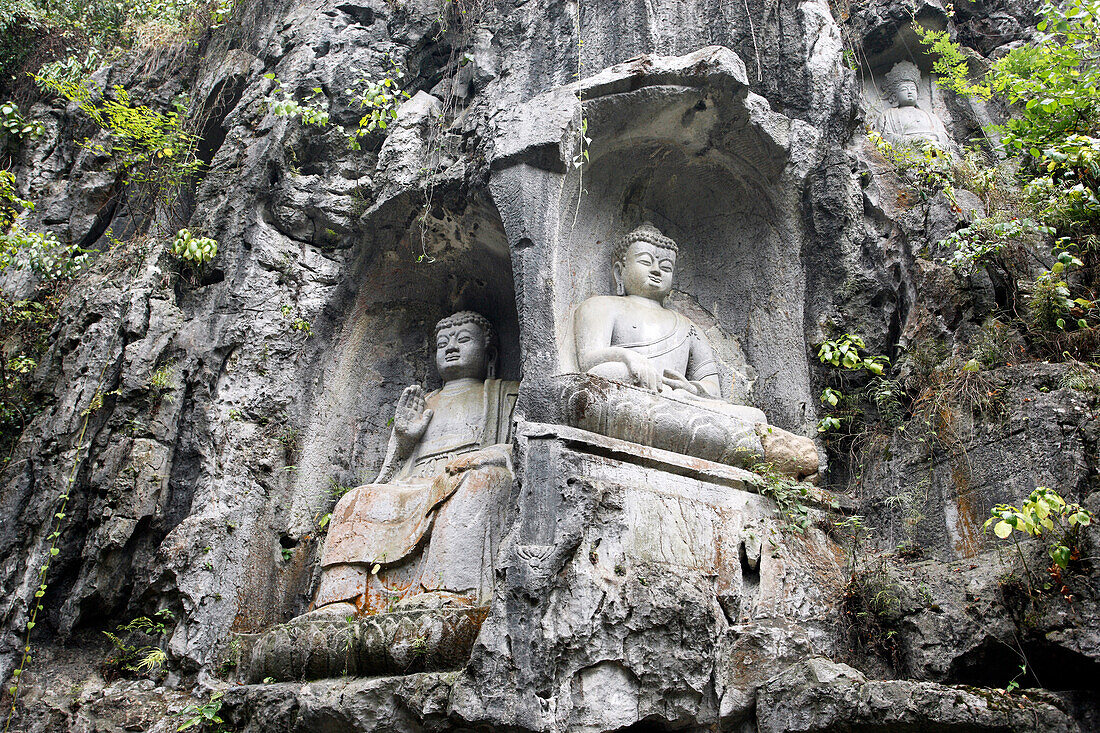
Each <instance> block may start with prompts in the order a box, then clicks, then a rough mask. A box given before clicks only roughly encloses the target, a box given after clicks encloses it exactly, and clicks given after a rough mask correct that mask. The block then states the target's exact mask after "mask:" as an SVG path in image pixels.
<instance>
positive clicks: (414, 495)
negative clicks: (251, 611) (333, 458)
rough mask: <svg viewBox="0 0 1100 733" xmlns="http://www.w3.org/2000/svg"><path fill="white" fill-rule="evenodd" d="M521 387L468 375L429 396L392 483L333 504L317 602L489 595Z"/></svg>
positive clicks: (374, 606) (370, 603)
mask: <svg viewBox="0 0 1100 733" xmlns="http://www.w3.org/2000/svg"><path fill="white" fill-rule="evenodd" d="M518 386H519V385H518V383H516V382H508V381H502V380H498V379H490V380H486V381H484V382H478V381H470V382H464V383H461V384H457V385H456V384H448V385H446V386H444V387H443V389H440V390H437V391H435V392H432V393H430V394H429V395H428V396H427V398H426V400H425V401H426V403H427V404H426V406H427V408H429V409H431V410H432V411H433V413H434V414H433V416H432V419H431V421H430V422H429V423H428V427H427V429H426V430H425V432H424V435H423V436H422V438H421V440H420V443H419V444H418V445H417V447H416V449H415V450H414V452H413V454H412V456H410V457H409V458H408V459H407V460H406V462H405V464H404V465H403V466H402V468H401V469H400V470H399V471H398V473H397V475H396V476H395V477H394V479H393V481H392V482H389V483H373V484H366V485H363V486H359V487H356V488H355V489H352V490H351V491H349V492H348V493H347V494H345V495H344V496H343V497H342V498H341V499H340V501H339V503H337V505H336V508H335V509H334V510H333V512H332V518H331V520H330V525H329V526H330V529H329V533H328V537H327V538H326V539H325V546H324V550H323V551H322V554H321V567H322V575H321V587H320V588H319V589H318V592H317V598H316V600H315V605H316V606H322V605H325V604H328V603H333V602H336V601H345V600H355V601H356V602H357V603H358V604H359V605H360V607H361V608H362V610H364V611H367V612H377V611H383V610H386V609H387V608H388V607H391V606H392V605H393V604H394V603H395V602H397V601H398V600H400V599H402V598H404V597H406V596H413V595H416V594H418V593H424V592H431V593H435V594H437V595H438V596H440V597H445V598H446V599H448V600H450V601H454V602H458V603H480V602H484V601H486V600H488V593H489V591H490V590H491V584H492V556H493V554H494V553H495V549H496V548H495V544H496V541H497V539H498V537H497V532H498V530H499V526H500V523H501V520H502V517H501V514H502V511H503V506H504V502H505V501H506V499H507V496H508V493H509V490H510V487H511V484H512V476H513V473H512V469H511V462H510V447H509V445H508V441H509V440H510V435H509V431H510V427H511V416H512V409H513V407H514V406H515V401H516V395H517V394H518ZM375 565H378V566H379V568H378V570H377V572H374V573H372V572H371V571H372V569H373V567H374V566H375Z"/></svg>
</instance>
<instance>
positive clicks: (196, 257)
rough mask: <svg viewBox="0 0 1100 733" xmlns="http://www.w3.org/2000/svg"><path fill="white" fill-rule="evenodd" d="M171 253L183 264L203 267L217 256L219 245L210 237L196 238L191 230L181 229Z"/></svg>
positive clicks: (173, 242)
mask: <svg viewBox="0 0 1100 733" xmlns="http://www.w3.org/2000/svg"><path fill="white" fill-rule="evenodd" d="M169 251H170V252H171V253H172V255H173V256H174V257H176V258H178V259H180V260H182V261H183V262H185V263H187V264H189V265H192V266H194V267H201V266H202V265H204V264H206V263H207V262H209V261H211V260H212V259H214V257H216V256H217V254H218V243H217V241H215V240H213V239H211V238H210V237H196V236H195V235H193V234H192V233H191V231H190V230H189V229H180V230H179V231H178V232H176V238H175V239H174V240H173V241H172V247H171V249H170V250H169Z"/></svg>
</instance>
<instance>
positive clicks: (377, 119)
mask: <svg viewBox="0 0 1100 733" xmlns="http://www.w3.org/2000/svg"><path fill="white" fill-rule="evenodd" d="M390 64H391V68H390V70H389V73H388V74H387V75H385V76H383V77H382V78H381V79H379V80H378V81H372V80H370V79H365V78H360V79H359V80H358V81H357V82H356V85H355V86H354V87H353V88H351V89H348V90H346V91H345V93H346V94H347V95H348V96H350V97H351V98H352V101H353V103H354V104H355V106H356V107H357V108H358V109H359V110H361V111H363V116H362V117H360V118H359V124H358V125H357V126H356V127H355V129H354V130H352V131H351V132H350V133H349V134H348V145H350V146H351V148H352V150H360V149H361V147H362V145H361V143H360V142H359V139H360V138H362V137H365V136H366V135H369V134H371V133H372V132H375V131H376V130H385V129H386V128H387V127H388V126H389V124H390V123H391V122H393V121H394V120H396V119H397V108H398V107H400V106H401V103H402V102H403V101H404V100H406V99H408V98H409V93H408V92H406V91H404V90H403V89H401V86H400V81H401V78H402V77H404V76H405V74H404V72H402V71H401V68H400V67H399V66H398V65H397V64H396V63H394V62H393V61H392V60H390Z"/></svg>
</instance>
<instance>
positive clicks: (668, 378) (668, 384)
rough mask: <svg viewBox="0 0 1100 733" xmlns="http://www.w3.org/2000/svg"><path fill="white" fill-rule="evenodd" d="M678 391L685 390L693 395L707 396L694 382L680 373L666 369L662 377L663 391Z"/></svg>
mask: <svg viewBox="0 0 1100 733" xmlns="http://www.w3.org/2000/svg"><path fill="white" fill-rule="evenodd" d="M676 390H683V391H685V392H687V393H688V394H692V395H698V396H705V395H704V392H703V391H702V389H701V388H700V387H699V385H698V384H696V383H695V382H692V381H691V380H689V379H688V378H687V377H685V376H684V375H683V374H680V372H677V371H674V370H672V369H665V371H664V373H663V374H662V375H661V391H663V392H664V391H668V392H675V391H676Z"/></svg>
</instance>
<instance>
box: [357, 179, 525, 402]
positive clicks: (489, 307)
mask: <svg viewBox="0 0 1100 733" xmlns="http://www.w3.org/2000/svg"><path fill="white" fill-rule="evenodd" d="M410 213H412V214H413V216H410V217H407V218H406V220H404V221H403V222H402V224H403V225H404V226H403V228H402V227H399V226H395V227H393V228H392V229H391V230H390V231H389V233H388V236H387V235H386V234H382V235H381V236H379V237H378V238H377V239H376V243H375V247H374V248H373V249H372V251H371V252H369V253H365V254H364V257H363V261H362V263H361V264H360V266H359V268H357V270H358V272H359V273H360V274H359V275H356V276H355V277H356V278H357V282H355V283H352V287H355V288H356V290H357V291H358V292H357V297H356V301H355V306H354V308H353V312H352V313H351V314H350V317H349V318H350V320H352V321H356V320H360V319H362V320H367V321H372V320H375V319H377V318H378V317H379V316H380V315H381V314H383V313H385V314H388V315H386V316H385V317H384V320H385V322H386V326H387V327H388V326H390V325H392V324H394V323H400V325H401V328H402V329H404V330H405V331H406V332H407V333H408V334H409V337H410V338H415V339H418V340H421V341H423V342H424V343H423V345H422V346H421V349H418V351H422V354H421V361H423V362H424V363H423V364H422V365H421V368H422V369H423V370H424V371H425V379H426V381H427V382H428V383H429V384H432V383H434V380H435V379H436V376H435V373H434V368H433V367H432V364H431V353H430V351H431V350H430V348H429V347H428V345H427V344H428V342H429V341H430V340H431V339H432V336H433V329H434V326H435V323H436V321H438V320H439V319H440V318H443V317H445V316H447V315H450V314H451V313H454V312H456V311H460V310H473V311H477V312H478V313H481V314H482V315H483V316H485V317H486V318H488V319H489V321H490V322H491V323H492V324H493V327H494V329H495V330H496V335H497V341H498V344H497V345H498V349H499V352H500V357H499V361H500V363H499V364H498V369H497V376H499V377H502V378H507V379H515V380H518V379H519V378H520V372H521V367H520V358H519V321H518V317H517V315H516V294H515V286H514V284H513V279H512V265H511V260H510V255H509V250H508V241H507V239H506V238H505V236H504V230H503V227H502V225H501V222H500V217H499V215H498V214H497V212H496V209H495V208H494V207H493V205H492V204H491V202H487V201H483V200H480V199H473V200H468V201H459V200H448V201H447V202H446V203H443V204H439V205H436V206H433V207H431V208H430V209H429V210H424V209H418V210H413V211H411V212H410ZM351 330H352V332H355V331H356V330H357V329H355V328H352V329H351Z"/></svg>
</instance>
